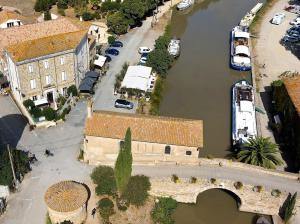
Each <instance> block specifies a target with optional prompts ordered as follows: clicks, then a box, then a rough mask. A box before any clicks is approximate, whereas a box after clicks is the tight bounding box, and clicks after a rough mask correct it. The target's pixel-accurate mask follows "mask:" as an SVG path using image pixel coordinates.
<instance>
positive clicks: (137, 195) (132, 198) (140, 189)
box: [123, 175, 151, 206]
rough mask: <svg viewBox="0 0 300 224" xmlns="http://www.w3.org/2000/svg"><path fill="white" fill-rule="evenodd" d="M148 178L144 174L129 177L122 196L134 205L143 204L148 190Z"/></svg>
mask: <svg viewBox="0 0 300 224" xmlns="http://www.w3.org/2000/svg"><path fill="white" fill-rule="evenodd" d="M150 186H151V184H150V181H149V178H148V177H146V176H144V175H137V176H133V177H131V178H130V179H129V182H128V185H127V187H126V190H125V192H124V194H123V197H124V198H125V199H127V200H128V201H129V203H130V204H133V205H135V206H142V205H144V203H145V201H146V200H147V198H148V191H149V190H150Z"/></svg>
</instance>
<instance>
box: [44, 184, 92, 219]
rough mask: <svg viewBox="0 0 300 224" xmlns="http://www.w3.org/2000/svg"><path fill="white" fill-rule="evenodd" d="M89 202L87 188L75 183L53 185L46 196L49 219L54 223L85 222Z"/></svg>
mask: <svg viewBox="0 0 300 224" xmlns="http://www.w3.org/2000/svg"><path fill="white" fill-rule="evenodd" d="M87 201H88V190H87V188H86V187H85V186H84V185H82V184H80V183H78V182H75V181H61V182H59V183H56V184H54V185H52V186H51V187H50V188H48V190H47V191H46V194H45V202H46V205H47V209H48V213H49V217H50V219H51V222H52V223H61V222H63V221H65V220H66V221H71V222H72V223H74V224H81V223H83V222H84V221H85V219H86V216H87V212H86V206H87Z"/></svg>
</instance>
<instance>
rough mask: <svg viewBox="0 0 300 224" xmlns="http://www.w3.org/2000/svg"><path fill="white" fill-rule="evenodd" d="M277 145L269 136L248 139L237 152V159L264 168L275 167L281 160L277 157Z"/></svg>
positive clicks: (280, 163)
mask: <svg viewBox="0 0 300 224" xmlns="http://www.w3.org/2000/svg"><path fill="white" fill-rule="evenodd" d="M278 154H279V150H278V146H277V145H276V144H274V143H272V142H271V141H270V138H263V137H257V138H253V139H249V142H247V143H245V144H243V145H242V146H241V149H240V150H239V151H238V152H237V154H236V157H237V159H238V161H240V162H244V163H248V164H251V165H255V166H261V167H264V168H269V169H275V168H276V166H278V165H282V164H283V162H282V160H281V159H280V158H278V157H277V155H278Z"/></svg>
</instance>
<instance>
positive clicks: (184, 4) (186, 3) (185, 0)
mask: <svg viewBox="0 0 300 224" xmlns="http://www.w3.org/2000/svg"><path fill="white" fill-rule="evenodd" d="M194 2H195V1H194V0H182V1H181V2H179V3H178V4H177V9H178V10H184V9H187V8H189V7H190V6H192V5H193V4H194Z"/></svg>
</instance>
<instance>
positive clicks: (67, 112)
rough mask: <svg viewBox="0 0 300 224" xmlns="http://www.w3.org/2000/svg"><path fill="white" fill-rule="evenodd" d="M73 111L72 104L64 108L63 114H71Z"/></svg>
mask: <svg viewBox="0 0 300 224" xmlns="http://www.w3.org/2000/svg"><path fill="white" fill-rule="evenodd" d="M70 111H71V106H70V105H69V106H68V107H66V108H65V109H64V110H63V114H65V115H66V114H69V113H70Z"/></svg>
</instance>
